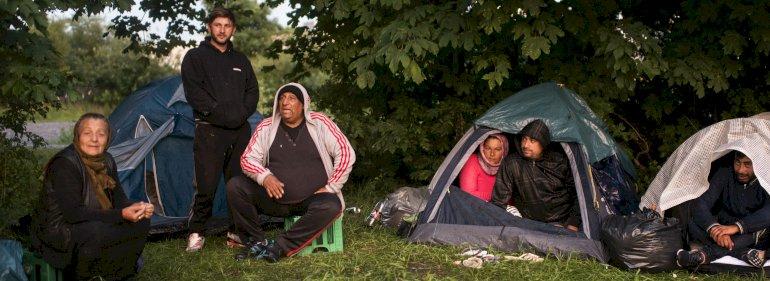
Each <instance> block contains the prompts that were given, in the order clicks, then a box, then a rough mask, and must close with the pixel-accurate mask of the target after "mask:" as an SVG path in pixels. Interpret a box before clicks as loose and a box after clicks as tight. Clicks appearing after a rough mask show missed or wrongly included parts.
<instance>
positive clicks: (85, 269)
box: [64, 220, 150, 280]
mask: <svg viewBox="0 0 770 281" xmlns="http://www.w3.org/2000/svg"><path fill="white" fill-rule="evenodd" d="M149 231H150V220H141V221H139V222H136V223H131V222H124V223H119V224H113V223H104V222H101V221H89V222H83V223H78V224H74V225H73V226H72V235H73V242H74V249H73V256H72V263H71V264H70V265H69V266H68V267H67V268H66V269H65V271H64V272H65V274H66V275H67V277H66V278H65V279H66V280H70V279H72V280H88V279H89V278H91V277H93V276H101V277H102V278H104V279H106V280H123V279H126V278H128V277H130V276H133V275H134V274H135V273H136V260H137V259H138V258H139V255H141V254H142V250H143V249H144V243H145V241H146V238H147V233H148V232H149Z"/></svg>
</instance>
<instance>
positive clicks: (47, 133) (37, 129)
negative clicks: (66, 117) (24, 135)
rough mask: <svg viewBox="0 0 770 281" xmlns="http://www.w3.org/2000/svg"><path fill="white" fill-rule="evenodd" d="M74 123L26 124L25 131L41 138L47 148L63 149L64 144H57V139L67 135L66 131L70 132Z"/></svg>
mask: <svg viewBox="0 0 770 281" xmlns="http://www.w3.org/2000/svg"><path fill="white" fill-rule="evenodd" d="M74 125H75V122H39V123H27V126H26V127H27V130H28V131H30V132H32V133H34V134H36V135H38V136H40V137H42V138H43V139H44V140H45V141H46V143H48V145H47V147H64V146H66V145H65V144H59V143H57V142H59V138H60V136H61V135H62V133H65V132H66V133H67V134H71V133H69V132H67V131H68V130H72V126H74Z"/></svg>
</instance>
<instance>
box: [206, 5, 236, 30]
mask: <svg viewBox="0 0 770 281" xmlns="http://www.w3.org/2000/svg"><path fill="white" fill-rule="evenodd" d="M217 18H228V19H230V21H231V22H233V26H236V24H235V14H233V12H232V11H230V10H229V9H226V8H223V7H216V8H214V9H213V10H211V13H210V14H209V17H208V18H207V19H206V24H211V23H212V22H214V20H215V19H217Z"/></svg>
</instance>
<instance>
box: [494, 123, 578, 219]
mask: <svg viewBox="0 0 770 281" xmlns="http://www.w3.org/2000/svg"><path fill="white" fill-rule="evenodd" d="M521 136H522V137H521V145H520V146H519V147H518V148H519V149H518V151H516V150H513V151H511V152H512V153H510V154H508V156H507V157H505V159H503V162H502V163H501V164H500V169H499V171H498V173H497V178H495V186H494V189H493V190H492V201H491V202H492V203H493V204H495V205H497V206H499V207H501V208H503V209H506V208H507V205H509V204H510V203H512V204H513V205H514V206H516V207H517V208H518V210H519V211H520V212H521V215H522V216H523V217H524V218H528V219H532V220H536V221H541V222H546V223H552V224H555V225H558V226H563V227H565V228H567V229H569V230H571V231H578V230H579V228H580V225H581V219H580V205H579V203H578V198H577V190H576V189H575V178H574V177H573V176H572V170H571V169H570V165H569V161H568V160H567V158H566V157H564V155H563V154H560V153H558V152H556V151H552V150H549V149H548V144H549V143H550V142H551V132H550V130H549V129H548V126H546V124H545V122H543V121H542V120H540V119H535V120H534V121H532V122H530V123H529V124H527V125H526V126H524V128H522V129H521ZM511 201H512V202H511Z"/></svg>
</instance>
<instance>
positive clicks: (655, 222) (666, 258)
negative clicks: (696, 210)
mask: <svg viewBox="0 0 770 281" xmlns="http://www.w3.org/2000/svg"><path fill="white" fill-rule="evenodd" d="M601 239H602V242H604V245H605V247H606V249H607V251H608V252H609V255H610V264H612V265H614V266H617V267H620V268H623V269H632V270H636V269H640V270H643V271H645V272H662V271H668V270H674V269H676V268H677V266H676V254H675V253H676V251H677V250H679V249H681V248H682V227H681V225H680V224H679V221H678V220H677V219H675V218H661V217H660V215H658V213H656V212H654V211H652V210H650V209H647V208H645V210H643V211H642V212H641V213H637V214H633V215H628V216H620V215H610V216H608V217H607V218H606V219H605V220H604V221H603V222H602V230H601Z"/></svg>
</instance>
